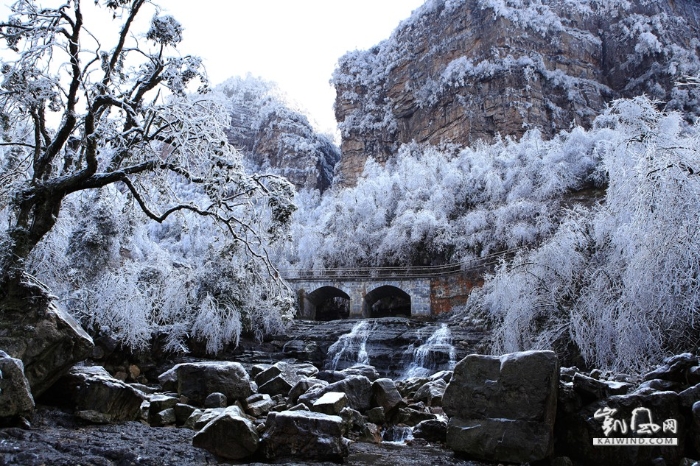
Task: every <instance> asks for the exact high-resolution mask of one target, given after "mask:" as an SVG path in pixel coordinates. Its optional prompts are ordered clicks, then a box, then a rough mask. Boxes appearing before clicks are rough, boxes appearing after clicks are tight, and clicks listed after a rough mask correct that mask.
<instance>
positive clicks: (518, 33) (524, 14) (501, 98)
mask: <svg viewBox="0 0 700 466" xmlns="http://www.w3.org/2000/svg"><path fill="white" fill-rule="evenodd" d="M698 17H700V4H698V3H697V2H695V1H692V0H635V1H626V0H551V1H545V0H531V1H523V0H428V1H427V2H426V3H425V4H424V5H423V6H422V7H421V8H419V9H418V10H416V11H415V12H414V13H413V15H412V16H411V17H410V18H409V19H407V20H405V21H404V22H402V23H401V24H400V25H399V27H398V28H397V29H396V31H394V33H393V34H392V36H391V37H390V38H389V39H387V40H386V41H384V42H382V43H380V44H379V45H377V46H375V47H374V48H372V49H370V50H368V51H355V52H350V53H348V54H346V55H345V56H344V57H342V58H341V59H340V61H339V68H338V69H337V70H336V72H335V74H334V78H333V81H334V84H335V86H336V90H337V99H336V106H335V110H336V118H337V120H338V122H339V125H340V129H341V132H342V146H341V150H342V153H343V158H342V161H341V165H340V167H339V169H338V170H337V171H338V172H339V174H340V177H339V178H340V179H339V182H340V183H341V184H345V185H352V184H354V181H355V180H356V178H357V176H358V175H359V174H360V173H361V172H362V169H363V166H364V163H365V161H366V160H367V158H368V157H374V158H375V159H377V160H378V161H380V162H384V161H386V160H387V159H388V158H389V157H391V156H392V155H393V154H395V153H396V152H397V149H398V146H399V145H400V144H402V143H407V142H411V141H417V142H426V143H430V144H444V143H455V144H460V145H469V144H473V143H474V142H476V141H477V140H485V141H490V140H492V139H493V138H494V137H496V135H497V134H500V135H502V136H506V135H508V136H514V137H519V136H521V135H522V134H523V133H524V132H525V131H527V130H528V129H532V128H538V129H539V130H541V131H542V132H543V133H544V134H545V135H547V136H553V135H554V134H556V133H557V132H559V131H560V130H562V129H568V128H569V127H571V126H572V125H582V126H584V127H586V126H589V125H590V124H591V122H592V120H593V119H594V118H595V116H596V115H597V114H598V113H599V112H600V110H601V109H602V108H603V107H604V106H605V104H606V103H607V102H609V101H610V100H612V99H615V98H620V97H631V96H635V95H639V94H642V93H644V94H647V95H649V96H652V97H653V98H656V99H658V100H659V101H661V102H662V103H663V104H665V105H666V108H668V109H679V108H683V109H684V110H686V111H690V112H691V113H692V112H693V111H694V112H695V113H698V108H699V106H698V103H699V102H700V99H699V97H700V92H698V91H697V90H696V89H692V88H688V87H684V86H679V85H678V84H676V83H677V81H678V80H681V79H682V78H683V77H684V76H688V75H694V74H697V73H698V71H699V70H700V60H699V58H698V57H699V54H700V48H699V47H700V41H699V40H698V32H699V31H700V23H699V20H698Z"/></svg>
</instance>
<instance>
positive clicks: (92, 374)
mask: <svg viewBox="0 0 700 466" xmlns="http://www.w3.org/2000/svg"><path fill="white" fill-rule="evenodd" d="M480 328H481V327H480V326H479V323H478V322H476V321H474V322H472V323H471V324H469V325H465V324H462V325H460V326H457V325H454V324H450V323H448V322H435V321H433V322H420V321H416V320H410V319H397V318H389V319H376V320H364V321H336V322H324V323H312V322H297V323H296V324H295V326H294V327H293V328H292V331H290V332H289V333H288V334H287V335H285V336H279V337H276V338H275V339H272V340H268V341H266V342H264V343H263V344H262V345H260V346H258V347H254V346H253V345H250V346H247V345H242V347H241V348H238V349H236V350H235V351H233V352H231V353H228V354H223V355H222V356H221V357H222V358H223V359H224V360H204V359H202V358H197V357H194V356H192V355H190V356H189V357H187V358H181V359H180V360H178V361H173V360H168V359H167V358H166V359H162V358H157V357H155V356H157V352H156V353H154V354H152V355H151V356H152V357H151V358H150V359H147V358H145V357H144V356H141V357H140V358H141V359H138V358H136V359H134V358H135V357H134V358H130V357H127V356H125V355H124V354H123V353H120V352H119V351H115V350H114V348H111V347H110V345H109V344H105V343H109V342H108V341H100V339H98V340H97V341H98V345H97V346H96V350H94V351H93V358H92V359H90V360H87V361H86V362H83V363H80V364H78V365H75V366H73V367H72V368H71V369H70V371H68V373H67V374H66V375H63V376H61V377H60V378H59V379H58V381H57V382H56V383H54V384H53V385H52V386H51V387H50V388H49V389H47V390H45V391H44V392H43V394H42V395H41V396H39V397H38V398H37V399H36V402H37V405H36V407H35V405H34V402H35V399H34V396H33V394H32V390H31V384H30V383H29V382H28V380H27V379H25V378H24V375H23V365H22V362H21V361H20V360H18V359H14V358H12V357H10V356H8V355H6V354H4V353H3V354H0V370H1V371H2V378H0V389H1V391H0V421H1V422H2V425H4V426H5V427H3V428H0V453H2V457H1V459H0V465H42V464H58V465H69V464H70V465H74V464H82V465H132V464H133V465H136V464H139V465H180V464H182V465H190V464H194V465H198V464H217V463H246V464H335V463H344V464H359V465H364V464H367V465H369V464H372V465H375V464H386V465H393V464H408V465H411V464H416V465H418V464H463V465H479V464H493V463H502V464H522V463H530V464H540V465H557V466H561V465H569V464H576V465H578V464H581V465H595V466H600V465H607V464H611V465H612V464H614V465H616V466H622V465H630V466H632V465H644V464H649V465H651V464H653V465H660V464H666V465H683V466H686V465H690V464H693V460H691V459H690V458H698V457H700V361H699V357H698V355H695V354H691V353H684V354H681V355H677V356H674V357H671V358H669V359H667V360H666V361H665V363H664V365H662V366H660V367H658V368H657V369H656V370H654V371H651V372H649V373H647V374H646V375H644V376H642V377H635V376H631V375H625V374H613V373H609V372H608V373H606V372H602V371H599V370H593V371H585V370H581V369H578V368H576V367H564V368H560V362H559V359H558V358H557V357H556V355H555V354H554V353H553V352H551V351H534V352H523V353H513V354H508V355H502V356H484V355H478V354H469V355H468V354H467V353H475V352H476V351H478V347H479V345H482V344H483V342H484V341H485V338H486V333H485V332H480V331H479V330H480ZM156 361H157V362H156ZM105 367H106V368H105ZM154 374H155V375H154ZM613 439H622V440H621V441H624V442H627V443H628V444H632V445H633V446H629V445H624V446H622V445H615V446H613V445H612V444H609V443H605V442H606V441H608V442H612V441H620V440H613ZM601 441H602V442H603V443H600V442H601ZM596 442H598V443H596ZM639 442H647V444H645V446H644V447H640V446H639ZM663 442H667V443H663ZM669 442H670V443H669Z"/></svg>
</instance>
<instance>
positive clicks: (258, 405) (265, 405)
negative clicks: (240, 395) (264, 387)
mask: <svg viewBox="0 0 700 466" xmlns="http://www.w3.org/2000/svg"><path fill="white" fill-rule="evenodd" d="M258 395H259V397H256V398H259V399H255V400H254V401H249V400H250V399H251V398H252V397H249V398H248V399H247V400H246V413H248V414H250V415H251V416H253V417H260V416H264V415H266V414H267V413H269V412H270V410H272V408H274V407H275V405H276V404H277V403H276V402H275V400H273V399H272V398H270V395H267V394H264V393H259V394H258Z"/></svg>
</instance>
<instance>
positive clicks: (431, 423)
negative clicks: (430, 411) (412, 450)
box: [413, 419, 447, 443]
mask: <svg viewBox="0 0 700 466" xmlns="http://www.w3.org/2000/svg"><path fill="white" fill-rule="evenodd" d="M413 436H414V437H415V438H422V439H425V440H427V441H428V442H440V443H445V441H446V440H447V422H445V421H441V420H439V419H428V420H425V421H421V422H419V423H418V424H416V426H415V427H414V428H413Z"/></svg>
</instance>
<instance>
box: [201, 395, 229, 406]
mask: <svg viewBox="0 0 700 466" xmlns="http://www.w3.org/2000/svg"><path fill="white" fill-rule="evenodd" d="M226 404H227V399H226V395H224V394H223V393H220V392H214V393H210V394H209V395H207V397H206V398H205V399H204V407H205V408H225V407H226Z"/></svg>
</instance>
